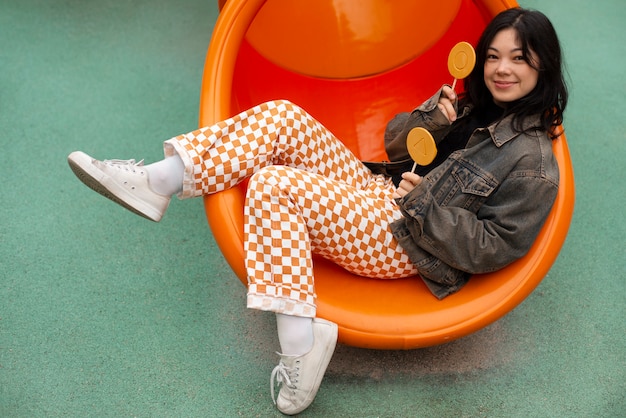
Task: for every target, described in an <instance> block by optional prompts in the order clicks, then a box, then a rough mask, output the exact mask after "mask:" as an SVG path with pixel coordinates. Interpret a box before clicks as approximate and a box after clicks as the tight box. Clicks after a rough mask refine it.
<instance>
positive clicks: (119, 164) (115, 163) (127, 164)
mask: <svg viewBox="0 0 626 418" xmlns="http://www.w3.org/2000/svg"><path fill="white" fill-rule="evenodd" d="M102 162H103V163H104V164H106V165H108V166H111V167H116V168H121V169H125V170H130V171H132V172H133V173H134V172H135V169H136V168H137V167H142V166H143V160H140V161H135V160H134V159H131V160H103V161H102Z"/></svg>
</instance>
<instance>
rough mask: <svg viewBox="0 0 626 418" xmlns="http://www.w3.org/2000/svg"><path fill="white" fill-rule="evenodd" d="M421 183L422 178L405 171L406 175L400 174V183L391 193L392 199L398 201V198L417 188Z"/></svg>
mask: <svg viewBox="0 0 626 418" xmlns="http://www.w3.org/2000/svg"><path fill="white" fill-rule="evenodd" d="M421 182H422V176H420V175H417V174H415V173H413V172H411V171H407V172H406V173H402V181H400V184H399V185H398V187H397V188H396V190H395V191H394V192H393V198H394V199H398V198H400V197H404V196H406V195H407V194H409V192H410V191H411V190H413V189H414V188H415V187H417V186H419V185H420V183H421Z"/></svg>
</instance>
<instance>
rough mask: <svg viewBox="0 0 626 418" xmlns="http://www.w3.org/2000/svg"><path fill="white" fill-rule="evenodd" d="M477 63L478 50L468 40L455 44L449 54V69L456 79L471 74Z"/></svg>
mask: <svg viewBox="0 0 626 418" xmlns="http://www.w3.org/2000/svg"><path fill="white" fill-rule="evenodd" d="M474 65H476V52H475V51H474V48H473V47H472V45H470V44H469V43H467V42H459V43H458V44H456V45H454V47H453V48H452V50H450V55H448V71H450V74H451V75H452V77H454V78H455V79H462V78H465V77H467V76H468V75H470V73H471V72H472V70H473V69H474Z"/></svg>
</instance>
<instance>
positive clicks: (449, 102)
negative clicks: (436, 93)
mask: <svg viewBox="0 0 626 418" xmlns="http://www.w3.org/2000/svg"><path fill="white" fill-rule="evenodd" d="M456 100H457V97H456V93H455V92H454V90H452V87H450V86H443V89H442V92H441V97H439V103H438V104H437V107H439V110H440V111H441V113H443V114H444V116H445V117H446V118H447V119H448V120H449V121H450V123H452V122H454V121H455V120H456V109H455V108H454V104H455V103H456Z"/></svg>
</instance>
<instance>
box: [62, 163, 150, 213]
mask: <svg viewBox="0 0 626 418" xmlns="http://www.w3.org/2000/svg"><path fill="white" fill-rule="evenodd" d="M85 155H86V154H85ZM67 162H68V163H69V165H70V168H71V169H72V171H73V172H74V174H75V175H76V177H78V179H79V180H80V181H81V182H82V183H83V184H84V185H85V186H87V187H89V188H90V189H91V190H93V191H95V192H96V193H98V194H100V195H102V196H104V197H106V198H107V199H109V200H111V201H112V202H115V203H117V204H118V205H120V206H122V207H123V208H125V209H127V210H129V211H131V212H133V213H134V214H136V215H139V216H141V217H142V218H146V219H148V220H150V221H153V222H159V221H160V220H161V214H159V213H157V214H155V213H147V211H145V212H144V211H141V210H139V209H137V208H136V207H134V206H133V205H132V204H131V203H127V202H126V201H124V200H123V199H122V198H119V197H118V196H117V195H118V194H119V195H125V197H126V198H127V199H128V200H131V201H132V200H133V197H132V196H128V194H127V193H126V191H125V190H123V189H119V188H118V189H117V190H110V189H108V188H107V187H106V186H104V185H103V184H102V183H101V182H100V180H98V178H96V177H95V174H92V173H90V172H89V168H91V166H90V165H89V166H88V167H83V166H81V165H80V162H78V161H74V160H73V159H72V158H71V155H70V157H68V159H67ZM97 173H100V172H99V171H97ZM102 180H106V177H105V178H103V179H102Z"/></svg>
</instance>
